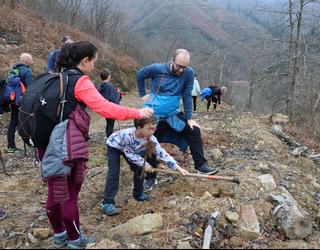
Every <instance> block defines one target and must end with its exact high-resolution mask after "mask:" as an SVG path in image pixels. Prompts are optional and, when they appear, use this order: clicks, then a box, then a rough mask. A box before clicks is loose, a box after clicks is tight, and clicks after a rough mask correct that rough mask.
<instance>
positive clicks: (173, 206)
mask: <svg viewBox="0 0 320 250" xmlns="http://www.w3.org/2000/svg"><path fill="white" fill-rule="evenodd" d="M175 207H177V201H176V200H171V201H169V202H167V204H166V208H175Z"/></svg>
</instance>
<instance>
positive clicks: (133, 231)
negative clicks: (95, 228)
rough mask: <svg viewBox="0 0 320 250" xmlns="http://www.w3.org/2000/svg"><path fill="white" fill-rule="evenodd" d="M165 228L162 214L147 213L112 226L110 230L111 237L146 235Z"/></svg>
mask: <svg viewBox="0 0 320 250" xmlns="http://www.w3.org/2000/svg"><path fill="white" fill-rule="evenodd" d="M161 228H163V219H162V216H161V215H160V214H145V215H141V216H138V217H135V218H133V219H130V220H128V221H127V223H125V224H122V225H119V226H117V227H114V228H111V229H110V230H109V234H110V238H111V239H114V237H115V236H117V235H118V236H126V235H127V234H128V235H130V236H137V235H144V234H148V233H152V232H156V231H157V230H159V229H161Z"/></svg>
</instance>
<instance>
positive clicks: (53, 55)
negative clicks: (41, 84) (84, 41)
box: [47, 36, 73, 72]
mask: <svg viewBox="0 0 320 250" xmlns="http://www.w3.org/2000/svg"><path fill="white" fill-rule="evenodd" d="M60 42H61V45H60V48H61V46H62V45H64V44H65V43H72V42H73V41H72V40H71V39H70V37H69V36H64V37H62V38H61V41H60ZM60 48H59V49H54V50H53V51H51V52H50V53H49V55H48V63H47V71H48V72H49V71H53V70H54V67H55V64H56V61H57V59H58V55H59V52H60Z"/></svg>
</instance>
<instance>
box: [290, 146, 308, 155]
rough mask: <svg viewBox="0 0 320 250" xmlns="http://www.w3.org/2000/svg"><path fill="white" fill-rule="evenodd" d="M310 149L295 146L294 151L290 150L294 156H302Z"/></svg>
mask: <svg viewBox="0 0 320 250" xmlns="http://www.w3.org/2000/svg"><path fill="white" fill-rule="evenodd" d="M307 150H308V148H307V147H298V148H295V149H294V150H293V151H292V152H290V153H291V154H292V155H294V156H301V155H302V154H303V153H304V152H306V151H307Z"/></svg>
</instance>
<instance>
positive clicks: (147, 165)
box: [144, 163, 153, 173]
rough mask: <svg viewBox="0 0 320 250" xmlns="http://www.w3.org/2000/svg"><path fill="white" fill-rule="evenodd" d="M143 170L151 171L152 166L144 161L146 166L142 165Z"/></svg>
mask: <svg viewBox="0 0 320 250" xmlns="http://www.w3.org/2000/svg"><path fill="white" fill-rule="evenodd" d="M144 171H146V172H147V173H153V168H152V166H151V165H150V164H149V163H146V166H145V167H144Z"/></svg>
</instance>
